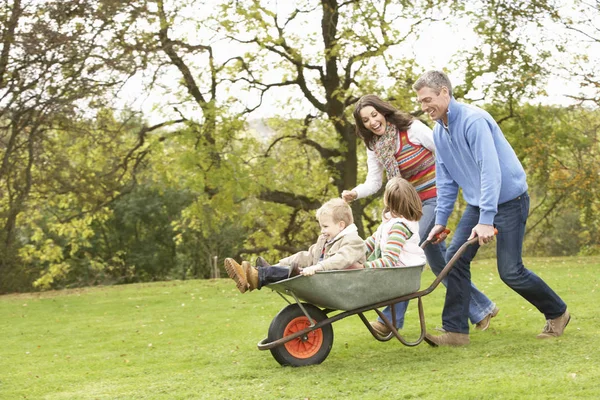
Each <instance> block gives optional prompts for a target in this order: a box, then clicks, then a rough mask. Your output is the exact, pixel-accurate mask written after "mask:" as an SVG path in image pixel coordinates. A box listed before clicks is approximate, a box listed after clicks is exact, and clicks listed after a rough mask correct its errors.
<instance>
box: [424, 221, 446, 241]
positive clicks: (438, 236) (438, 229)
mask: <svg viewBox="0 0 600 400" xmlns="http://www.w3.org/2000/svg"><path fill="white" fill-rule="evenodd" d="M445 231H446V227H445V226H444V225H434V227H433V228H431V231H430V232H429V236H427V240H429V242H430V243H433V244H438V243H439V242H441V241H442V240H444V239H446V237H447V236H448V234H447V233H446V232H445Z"/></svg>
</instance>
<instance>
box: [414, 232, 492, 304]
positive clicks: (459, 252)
mask: <svg viewBox="0 0 600 400" xmlns="http://www.w3.org/2000/svg"><path fill="white" fill-rule="evenodd" d="M497 234H498V229H496V228H494V235H497ZM426 242H427V241H425V242H423V244H426ZM478 242H479V238H478V237H477V236H475V237H474V238H471V239H469V240H467V241H466V242H465V243H463V245H462V246H460V247H459V248H458V250H457V251H456V253H454V256H453V257H452V258H451V259H450V261H448V263H446V266H445V267H444V269H443V270H442V271H441V272H440V273H439V274H438V276H436V278H435V280H434V281H433V283H432V284H431V285H430V286H429V287H428V288H427V289H425V290H423V291H422V292H420V293H422V295H425V294H429V293H431V292H432V291H433V290H434V289H435V288H436V287H437V286H438V285H439V284H440V282H441V281H442V280H443V279H444V278H446V276H447V275H448V274H449V273H450V270H451V269H452V267H453V266H454V263H455V262H456V261H457V260H458V259H459V258H460V257H462V254H463V253H464V252H465V251H466V250H467V247H469V246H471V245H472V244H476V243H478ZM423 247H424V246H423V245H421V248H423Z"/></svg>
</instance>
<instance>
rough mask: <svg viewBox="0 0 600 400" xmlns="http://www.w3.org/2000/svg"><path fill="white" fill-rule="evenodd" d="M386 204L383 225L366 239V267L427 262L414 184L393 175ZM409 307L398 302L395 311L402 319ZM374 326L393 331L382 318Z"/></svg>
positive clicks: (385, 197) (385, 330)
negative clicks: (420, 244) (420, 230)
mask: <svg viewBox="0 0 600 400" xmlns="http://www.w3.org/2000/svg"><path fill="white" fill-rule="evenodd" d="M383 205H384V207H385V208H384V210H383V213H382V222H381V225H379V227H378V228H377V231H376V232H375V233H374V234H373V235H372V236H371V237H369V238H368V239H367V240H366V241H365V244H366V245H367V248H368V250H367V253H369V254H368V256H367V262H366V263H365V264H364V267H365V268H382V267H412V266H417V265H425V262H426V259H425V253H424V252H423V249H421V247H420V246H419V242H420V238H419V222H418V221H419V219H421V216H422V215H423V211H422V209H421V199H420V198H419V195H418V194H417V191H416V190H415V188H414V186H413V185H412V184H410V183H409V182H408V181H407V180H406V179H403V178H400V177H398V176H397V177H394V178H392V179H390V180H389V181H388V183H387V185H386V186H385V193H384V194H383ZM407 307H408V302H407V301H404V302H401V303H398V304H396V314H397V315H398V314H399V315H401V316H402V321H403V320H404V313H405V312H406V308H407ZM396 322H397V323H398V322H400V321H396ZM371 326H372V327H373V329H374V330H375V331H376V332H377V333H378V334H380V335H381V336H386V335H387V334H388V333H389V332H390V330H389V328H388V327H387V326H386V325H385V324H384V323H383V322H382V321H380V320H377V321H373V322H371ZM399 328H400V327H399Z"/></svg>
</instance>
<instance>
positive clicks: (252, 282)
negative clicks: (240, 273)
mask: <svg viewBox="0 0 600 400" xmlns="http://www.w3.org/2000/svg"><path fill="white" fill-rule="evenodd" d="M242 268H243V269H244V272H245V275H246V282H248V290H250V291H252V290H254V289H258V270H257V269H256V268H254V267H253V266H252V265H250V263H249V262H248V261H242Z"/></svg>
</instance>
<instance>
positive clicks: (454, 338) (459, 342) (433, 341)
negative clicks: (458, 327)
mask: <svg viewBox="0 0 600 400" xmlns="http://www.w3.org/2000/svg"><path fill="white" fill-rule="evenodd" d="M425 341H426V342H427V343H428V344H429V345H431V346H433V347H437V346H466V345H468V344H469V343H470V342H471V340H470V339H469V334H468V333H458V332H446V333H444V334H443V335H439V336H433V335H430V334H429V333H426V334H425Z"/></svg>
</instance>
